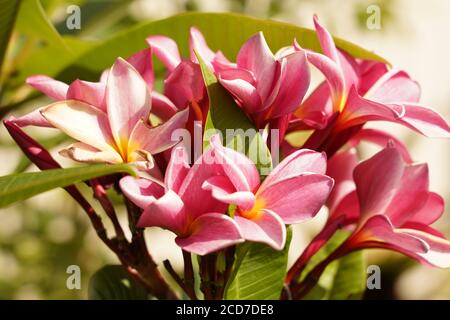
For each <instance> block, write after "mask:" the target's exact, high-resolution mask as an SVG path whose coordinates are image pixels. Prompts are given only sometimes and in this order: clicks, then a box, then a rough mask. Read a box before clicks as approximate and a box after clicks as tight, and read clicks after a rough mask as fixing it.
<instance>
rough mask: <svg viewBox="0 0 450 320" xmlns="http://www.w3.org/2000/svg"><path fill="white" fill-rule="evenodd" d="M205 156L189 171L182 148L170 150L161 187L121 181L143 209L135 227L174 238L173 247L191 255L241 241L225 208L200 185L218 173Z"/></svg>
mask: <svg viewBox="0 0 450 320" xmlns="http://www.w3.org/2000/svg"><path fill="white" fill-rule="evenodd" d="M211 152H212V150H209V151H207V152H205V153H204V154H203V155H202V157H200V158H199V159H198V160H197V161H196V162H195V163H194V164H193V166H192V167H189V165H188V162H187V154H186V152H185V149H184V148H182V147H176V148H174V149H173V150H172V156H171V159H170V162H169V165H168V167H167V170H166V174H165V178H164V184H163V185H161V184H159V183H157V182H154V181H151V180H148V179H144V178H138V179H136V178H133V177H130V176H127V177H124V178H122V179H121V181H120V187H121V189H122V191H123V193H124V194H125V195H126V196H127V197H128V198H129V199H130V200H131V201H133V202H134V203H135V204H136V205H137V206H139V207H141V208H142V209H144V212H143V213H142V215H141V218H140V219H139V222H138V227H141V228H144V227H154V226H158V227H161V228H164V229H168V230H170V231H172V232H174V233H175V234H176V235H177V238H176V239H175V241H176V243H177V244H178V245H179V246H180V247H181V248H182V249H183V250H186V251H189V252H192V253H195V254H199V255H205V254H208V253H211V252H213V251H217V250H220V249H223V248H225V247H228V246H230V245H234V244H237V243H240V242H242V241H244V240H243V239H242V236H241V233H240V230H239V227H238V225H237V223H236V222H235V221H234V220H233V219H231V218H230V217H229V216H227V215H226V214H224V212H226V210H227V207H228V206H227V205H226V204H224V203H223V202H220V201H218V200H216V199H214V198H213V197H212V196H211V193H210V192H209V191H206V190H204V189H202V188H201V186H202V183H203V182H204V181H205V180H207V179H209V178H210V177H212V176H215V175H217V174H218V173H220V172H221V168H220V167H219V166H217V165H216V164H214V163H213V162H212V161H211V160H209V161H208V159H211V157H212V155H211Z"/></svg>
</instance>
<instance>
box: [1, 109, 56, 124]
mask: <svg viewBox="0 0 450 320" xmlns="http://www.w3.org/2000/svg"><path fill="white" fill-rule="evenodd" d="M42 110H44V108H43V107H41V108H37V109H35V110H33V111H31V112H29V113H27V114H25V115H23V116H21V117H19V118H16V117H10V118H9V121H11V122H13V123H15V124H16V125H18V126H19V127H26V126H36V127H44V128H53V125H52V124H51V123H50V122H48V121H47V119H45V118H44V117H43V116H42V114H41V112H42Z"/></svg>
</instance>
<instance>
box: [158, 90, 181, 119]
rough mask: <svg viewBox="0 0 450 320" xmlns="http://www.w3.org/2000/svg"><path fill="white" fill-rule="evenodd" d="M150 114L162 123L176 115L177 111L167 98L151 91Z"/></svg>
mask: <svg viewBox="0 0 450 320" xmlns="http://www.w3.org/2000/svg"><path fill="white" fill-rule="evenodd" d="M151 96H152V113H153V114H154V115H155V116H157V117H158V118H160V119H161V120H162V121H167V120H168V119H170V118H171V117H172V116H173V115H174V114H175V113H177V111H178V109H177V107H176V106H175V105H174V104H173V102H172V101H170V99H169V98H167V97H166V96H165V95H162V94H160V93H158V92H156V91H152V93H151Z"/></svg>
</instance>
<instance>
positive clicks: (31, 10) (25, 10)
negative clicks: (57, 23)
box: [16, 0, 69, 51]
mask: <svg viewBox="0 0 450 320" xmlns="http://www.w3.org/2000/svg"><path fill="white" fill-rule="evenodd" d="M16 28H17V30H18V31H20V32H22V33H24V34H26V35H28V36H31V37H33V38H36V39H39V40H42V41H45V44H46V45H48V46H52V47H55V48H59V49H61V50H63V51H69V48H68V47H67V45H66V44H65V42H64V40H63V39H62V38H61V35H60V34H59V33H58V31H56V29H55V27H54V26H53V24H52V23H51V21H50V20H49V18H48V17H47V14H46V13H45V10H44V8H43V7H42V4H41V2H40V1H39V0H25V1H22V5H21V6H20V10H19V15H18V17H17V24H16Z"/></svg>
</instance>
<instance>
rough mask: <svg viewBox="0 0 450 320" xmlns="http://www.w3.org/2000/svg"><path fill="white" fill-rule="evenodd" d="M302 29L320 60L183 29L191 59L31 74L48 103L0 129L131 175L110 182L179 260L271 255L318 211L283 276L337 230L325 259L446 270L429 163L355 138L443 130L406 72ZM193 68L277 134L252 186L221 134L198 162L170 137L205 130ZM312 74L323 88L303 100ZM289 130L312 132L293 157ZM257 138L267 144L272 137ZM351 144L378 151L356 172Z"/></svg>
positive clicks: (166, 55)
mask: <svg viewBox="0 0 450 320" xmlns="http://www.w3.org/2000/svg"><path fill="white" fill-rule="evenodd" d="M314 23H315V28H316V33H317V37H318V40H319V43H320V45H321V48H322V50H321V53H319V52H314V51H311V50H308V49H304V48H302V47H301V46H300V44H299V43H298V42H297V41H296V40H295V39H293V42H292V45H291V46H289V47H285V48H282V49H280V50H279V51H278V52H276V53H275V54H274V53H273V52H272V51H271V49H270V48H269V46H268V44H267V43H266V40H265V38H264V35H263V33H261V32H259V33H257V34H255V35H254V36H252V37H251V38H250V39H249V40H248V41H247V42H245V43H244V44H243V45H242V47H241V48H240V50H239V53H238V55H237V58H236V62H231V61H230V60H229V59H228V58H227V57H225V55H224V54H223V53H222V52H220V51H217V52H214V51H213V50H211V49H210V48H209V47H208V46H207V43H206V41H205V39H204V37H203V36H202V34H201V33H200V31H199V30H198V29H196V28H194V27H193V28H191V30H190V38H189V48H190V57H189V58H183V57H181V55H180V52H179V50H178V47H177V44H176V43H175V41H173V40H172V39H170V38H167V37H165V36H150V37H148V38H147V43H148V46H149V47H148V48H147V49H145V50H143V51H140V52H138V53H136V54H134V55H133V56H131V57H129V58H128V59H126V60H125V59H122V58H118V59H117V60H116V61H115V63H114V64H113V66H112V67H111V68H110V69H108V70H106V71H105V72H104V73H103V74H102V76H101V78H100V80H99V82H88V81H83V80H75V81H74V82H72V83H71V84H70V85H67V84H65V83H62V82H59V81H57V80H54V79H51V78H49V77H46V76H43V75H39V76H33V77H30V78H29V79H28V81H27V83H28V84H29V85H31V86H33V87H34V88H36V89H37V90H39V91H41V92H43V93H44V94H46V95H47V96H48V97H50V98H52V99H54V100H55V102H53V103H52V104H50V105H48V106H45V107H41V108H38V109H37V110H35V111H33V112H31V113H29V114H27V115H25V116H22V117H19V118H13V117H12V118H10V119H9V120H8V121H7V124H8V125H9V126H10V127H9V128H13V130H16V129H17V130H20V129H18V128H19V127H23V126H27V125H33V126H44V127H54V128H57V129H59V130H61V131H63V132H64V133H66V134H67V135H68V136H70V137H71V138H73V139H74V140H75V142H74V143H73V144H71V145H70V146H68V147H66V148H64V149H63V150H61V151H60V154H61V155H62V156H64V157H68V158H71V159H73V160H75V161H78V162H87V163H99V162H100V163H132V164H134V165H136V167H137V168H138V170H139V171H140V175H139V177H137V178H135V177H131V176H125V177H122V178H121V180H120V182H119V183H118V184H119V185H120V189H121V191H122V192H123V194H124V195H125V196H126V197H127V198H128V199H129V200H131V201H132V202H133V203H134V204H135V205H136V206H138V207H139V208H141V215H140V217H139V219H138V221H137V227H139V228H146V227H155V226H156V227H161V228H164V229H168V230H170V231H172V232H174V233H175V234H176V235H177V238H176V243H177V244H178V245H179V246H180V247H181V248H182V249H183V250H185V251H187V252H192V253H195V254H199V255H206V254H209V253H211V252H215V251H218V250H221V249H224V248H226V247H229V246H232V245H235V244H237V243H241V242H243V241H253V242H259V243H264V244H267V245H269V246H271V247H273V248H274V249H276V250H281V249H282V248H283V247H284V246H285V242H286V225H290V224H296V223H300V222H303V221H306V220H308V219H311V218H313V217H314V216H315V215H316V214H317V213H318V212H319V210H320V209H321V208H322V207H323V206H324V205H326V206H327V207H328V209H329V212H330V214H329V218H328V221H327V223H326V225H325V227H324V229H323V230H322V231H321V232H320V234H319V235H317V237H316V238H315V239H314V240H313V241H312V242H311V244H310V245H309V246H308V247H307V249H306V250H305V251H304V253H303V254H302V256H301V257H300V258H299V259H298V260H297V262H296V263H295V265H294V267H293V268H292V269H291V270H290V272H289V274H288V279H295V278H296V277H297V276H298V274H299V272H301V270H302V269H303V267H304V265H305V264H306V262H307V261H308V260H309V259H310V258H311V256H312V255H313V254H314V253H316V252H317V251H318V250H319V249H320V248H321V246H322V245H323V244H324V243H325V242H326V240H327V239H329V238H330V237H331V236H332V234H333V233H334V232H335V231H336V230H337V229H339V228H344V227H345V228H348V229H350V230H352V233H351V235H350V236H349V238H348V239H347V240H346V241H345V242H344V243H343V244H342V245H341V246H340V247H339V249H338V250H337V253H336V254H335V255H334V257H335V258H338V257H340V256H342V255H344V254H347V253H349V252H351V251H353V250H359V249H363V248H374V247H376V248H387V249H391V250H396V251H399V252H401V253H404V254H406V255H408V256H410V257H412V258H415V259H417V260H418V261H420V262H423V263H426V264H430V265H434V266H439V267H450V242H449V241H448V240H446V239H445V238H444V236H443V235H442V234H440V233H439V232H438V231H436V230H434V229H432V228H431V227H430V226H429V225H430V224H431V223H433V222H434V221H436V220H437V219H438V218H439V216H440V215H441V214H442V213H443V207H444V205H443V200H442V198H441V197H440V196H439V195H437V194H436V193H433V192H431V191H429V187H428V167H427V165H426V164H416V163H414V162H413V160H412V159H411V156H410V155H409V153H408V150H407V148H406V147H405V145H403V143H402V142H401V141H399V140H398V139H396V138H395V137H393V136H391V135H390V134H389V133H388V132H383V131H379V130H375V129H366V128H364V125H365V124H366V123H367V122H369V121H389V122H394V123H397V124H401V125H403V126H406V127H407V128H410V129H412V130H414V131H416V132H418V133H420V134H422V135H425V136H427V137H443V138H449V137H450V127H449V125H448V124H447V122H446V121H445V120H444V119H443V118H442V117H441V116H440V115H439V114H438V113H437V112H435V111H433V110H432V109H431V108H429V107H425V106H422V105H420V104H419V103H418V101H419V96H420V88H419V85H418V84H417V83H416V82H415V81H414V80H412V79H411V78H410V77H409V75H408V74H407V73H406V72H404V71H401V70H395V69H392V68H390V67H389V66H388V65H386V64H385V63H383V62H379V61H371V60H362V59H357V58H354V57H352V56H351V55H350V54H349V53H347V52H345V51H343V50H340V49H338V48H337V47H336V45H335V43H334V41H333V38H332V37H331V35H330V34H329V33H328V31H327V30H326V29H325V28H324V27H323V26H322V25H321V24H320V23H319V21H318V19H317V17H315V18H314ZM298 40H299V42H300V43H301V39H298ZM153 56H155V57H156V58H157V59H159V60H160V61H161V62H162V63H163V65H164V66H165V68H166V74H165V78H164V90H163V92H161V93H160V92H156V91H155V90H154V88H153V84H154V81H155V75H154V70H153V66H152V59H153ZM200 59H201V60H202V61H203V62H204V65H205V66H206V67H207V68H209V69H210V70H211V71H212V72H213V73H214V75H215V76H216V78H217V80H218V82H219V83H220V85H221V86H222V88H224V89H225V90H226V91H227V92H228V93H229V94H230V96H231V97H232V98H233V99H234V101H235V103H236V107H237V108H240V109H241V110H242V111H243V112H244V113H245V115H246V116H247V117H248V119H249V120H250V121H251V122H252V123H253V124H254V127H255V128H256V129H261V130H266V132H268V130H271V129H277V130H279V141H280V142H281V144H280V147H281V154H282V156H283V157H284V159H283V160H282V161H281V162H280V163H279V164H278V165H277V166H275V168H273V170H272V172H271V173H270V174H269V175H268V176H267V177H264V179H262V177H260V174H259V172H258V170H257V167H256V165H255V163H253V162H252V161H251V160H250V159H249V158H247V157H246V156H245V155H244V154H242V153H240V152H237V151H235V150H233V149H232V148H228V147H226V146H224V145H223V144H222V141H221V138H220V136H219V135H214V136H212V138H211V139H210V141H209V148H207V149H205V150H204V151H203V154H202V155H201V156H200V157H198V158H195V157H193V156H192V155H190V154H189V152H187V151H186V149H185V147H184V146H183V145H185V144H186V143H190V142H191V141H183V143H181V142H180V141H179V140H174V139H172V137H173V134H174V132H175V131H176V130H178V129H186V130H188V132H191V133H192V132H193V130H194V122H195V121H197V122H200V123H201V124H202V129H203V130H204V129H205V123H206V119H207V115H208V111H209V100H208V94H207V88H206V86H205V83H204V81H203V75H202V69H201V68H202V67H201V65H200V62H199V60H200ZM312 66H313V67H315V68H317V69H318V70H319V71H320V72H321V73H322V74H323V76H324V81H323V82H322V83H320V84H319V85H318V86H317V88H315V89H314V90H311V93H310V94H309V95H308V96H306V93H307V91H308V89H309V88H310V68H311V67H312ZM12 124H13V125H14V126H11V125H12ZM14 128H16V129H14ZM300 131H305V132H308V131H312V133H311V134H310V135H309V137H308V139H307V140H306V141H305V142H304V143H303V145H302V146H301V147H296V146H293V145H291V144H290V143H289V142H288V140H287V139H286V136H287V135H289V134H291V133H295V132H300ZM262 137H263V139H266V142H267V144H268V139H269V138H270V135H262ZM361 141H369V142H372V143H374V144H376V145H378V146H379V147H380V148H381V150H380V151H379V152H378V153H377V154H375V155H374V156H373V157H371V158H370V159H367V160H364V161H362V162H360V160H361V159H358V157H357V155H356V152H355V147H357V146H358V144H359V143H360V142H361ZM35 156H38V155H35ZM41 161H44V160H42V159H41ZM44 162H45V161H44Z"/></svg>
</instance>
